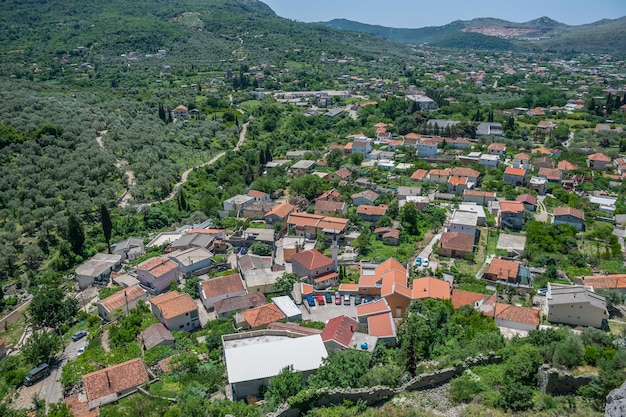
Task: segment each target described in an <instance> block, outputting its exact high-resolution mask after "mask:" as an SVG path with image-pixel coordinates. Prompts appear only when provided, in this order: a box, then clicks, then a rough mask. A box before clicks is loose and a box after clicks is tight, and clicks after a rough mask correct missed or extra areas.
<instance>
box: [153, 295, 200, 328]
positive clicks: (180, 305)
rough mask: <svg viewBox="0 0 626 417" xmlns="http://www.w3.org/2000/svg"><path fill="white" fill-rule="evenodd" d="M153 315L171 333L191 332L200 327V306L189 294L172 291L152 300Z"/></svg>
mask: <svg viewBox="0 0 626 417" xmlns="http://www.w3.org/2000/svg"><path fill="white" fill-rule="evenodd" d="M150 308H151V310H152V314H154V316H155V317H156V318H157V320H159V322H161V323H162V324H163V325H164V326H165V327H167V329H168V330H170V331H175V330H178V331H187V332H190V331H192V330H194V329H197V328H199V327H200V318H199V316H198V306H197V305H196V303H195V302H194V301H193V299H192V298H191V296H190V295H189V294H187V293H179V292H176V291H170V292H168V293H166V294H161V295H159V296H157V297H154V298H152V299H150Z"/></svg>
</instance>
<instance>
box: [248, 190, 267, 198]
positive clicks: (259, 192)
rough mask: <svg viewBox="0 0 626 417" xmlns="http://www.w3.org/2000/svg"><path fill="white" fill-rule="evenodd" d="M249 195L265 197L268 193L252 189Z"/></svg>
mask: <svg viewBox="0 0 626 417" xmlns="http://www.w3.org/2000/svg"><path fill="white" fill-rule="evenodd" d="M248 195H249V196H250V197H255V198H264V197H265V196H266V195H267V193H264V192H263V191H257V190H250V191H248Z"/></svg>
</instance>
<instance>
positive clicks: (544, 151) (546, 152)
mask: <svg viewBox="0 0 626 417" xmlns="http://www.w3.org/2000/svg"><path fill="white" fill-rule="evenodd" d="M531 153H541V154H544V155H552V152H550V150H549V149H546V148H544V147H543V146H540V147H539V148H535V149H533V150H532V151H531Z"/></svg>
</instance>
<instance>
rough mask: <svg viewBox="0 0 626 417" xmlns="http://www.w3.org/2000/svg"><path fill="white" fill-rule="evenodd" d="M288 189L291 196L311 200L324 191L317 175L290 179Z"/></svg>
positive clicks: (322, 183)
mask: <svg viewBox="0 0 626 417" xmlns="http://www.w3.org/2000/svg"><path fill="white" fill-rule="evenodd" d="M289 188H290V190H291V193H292V194H296V195H299V196H302V197H304V198H306V199H307V200H313V199H314V198H315V197H317V196H318V195H320V194H321V193H322V192H323V191H324V181H323V180H322V179H321V178H320V177H318V176H317V175H311V174H309V175H303V176H301V177H297V178H294V179H292V180H291V184H290V185H289Z"/></svg>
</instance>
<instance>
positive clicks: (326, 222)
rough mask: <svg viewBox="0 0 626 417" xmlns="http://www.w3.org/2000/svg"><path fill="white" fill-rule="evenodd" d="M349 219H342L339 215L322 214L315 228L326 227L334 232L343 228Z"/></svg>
mask: <svg viewBox="0 0 626 417" xmlns="http://www.w3.org/2000/svg"><path fill="white" fill-rule="evenodd" d="M349 221H350V220H348V219H344V218H341V217H328V216H324V217H322V218H321V219H320V221H319V222H318V223H317V228H318V229H322V230H323V229H328V230H334V231H335V232H340V231H343V230H345V228H346V226H347V225H348V222H349Z"/></svg>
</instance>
